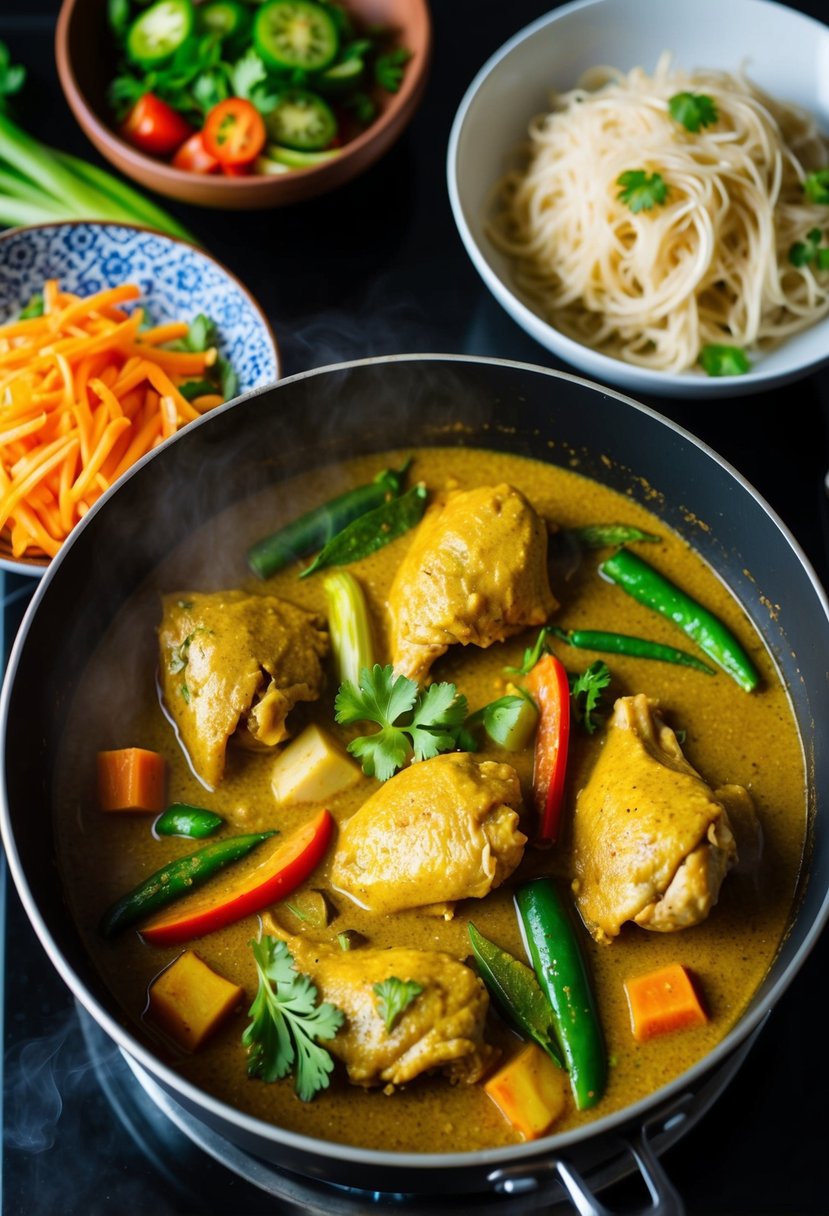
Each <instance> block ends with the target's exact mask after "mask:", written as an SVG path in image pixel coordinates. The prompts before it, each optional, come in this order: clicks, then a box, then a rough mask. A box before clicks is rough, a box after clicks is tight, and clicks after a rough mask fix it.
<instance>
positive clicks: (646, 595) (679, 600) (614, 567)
mask: <svg viewBox="0 0 829 1216" xmlns="http://www.w3.org/2000/svg"><path fill="white" fill-rule="evenodd" d="M599 571H600V573H601V574H604V575H606V577H607V578H609V579H610V580H611V581H612V582H614V583H617V584H618V586H620V587H621V588H622V589H623V590H624V591H626V592H627V593H628V595H631V596H632V597H633V598H634V599H635V600H638V601H639V603H640V604H644V605H645V606H646V607H647V608H652V609H653V610H654V611H655V612H658V613H660V614H661V615H662V616H664V617H666V618H667V619H668V620H669V621H673V623H674V624H675V625H678V626H679V628H680V629H682V630H683V631H684V632H685V633H686V634H687V635H688V637H689V638H693V640H694V641H695V642H696V644H697V645H698V646H699V648H700V650H702V651H704V652H705V654H707V655H708V657H709V659H711V660H712V662H714V663H716V664H717V666H718V667H721V668H722V669H723V671H727V672H728V674H729V675H730V676H731V677H732V678H733V679H735V680H736V681H737V683H738V684H739V685H740V687H741V688H744V689H745V690H746V692H752V691H753V690H754V689H755V688H756V687H757V685H758V684H759V683H760V676H759V675H758V673H757V669H756V668H755V666H754V664H753V663H752V661H751V659H750V658H749V657H748V655H747V654H746V652H745V650H744V649H743V647H742V646H741V645H740V643H739V642H738V641H737V639H736V638H735V637H734V634H733V633H732V632H731V630H730V629H729V628H728V626H727V625H724V624H723V622H722V621H721V620H720V619H719V617H716V616H714V614H713V613H712V612H709V611H708V609H707V608H703V606H702V605H701V604H699V603H697V601H696V600H695V599H693V598H692V597H691V596H690V595H687V594H686V592H684V591H681V590H680V588H679V587H677V586H676V584H675V583H672V582H671V581H670V579H667V578H666V577H665V575H664V574H660V573H659V571H658V570H655V569H654V568H653V566H651V565H649V564H648V562H646V561H645V560H644V559H643V558H641V557H639V556H638V555H637V554H636V553H632V552H631V551H630V550H629V549H620V550H619V552H618V553H614V554H613V556H612V557H608V558H607V559H606V560H605V561H603V562H602V563H601V565H600V566H599Z"/></svg>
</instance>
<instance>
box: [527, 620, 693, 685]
mask: <svg viewBox="0 0 829 1216" xmlns="http://www.w3.org/2000/svg"><path fill="white" fill-rule="evenodd" d="M550 633H552V634H553V635H554V636H555V637H557V638H560V639H561V640H562V642H567V644H568V645H569V646H575V647H576V648H577V649H578V650H598V651H602V652H603V653H605V654H627V655H630V656H631V657H632V658H635V659H656V660H658V661H659V662H662V663H677V664H679V666H681V667H693V668H694V669H695V670H696V671H704V672H706V674H707V675H709V676H713V675H716V672H715V670H714V668H713V667H709V666H708V664H707V663H703V661H702V659H698V658H697V656H696V655H695V654H689V653H688V651H687V650H678V649H677V648H676V646H665V645H663V644H662V643H661V642H651V641H650V640H649V639H648V638H634V637H631V636H630V634H628V633H606V632H605V631H604V630H602V629H555V628H554V629H551V630H550Z"/></svg>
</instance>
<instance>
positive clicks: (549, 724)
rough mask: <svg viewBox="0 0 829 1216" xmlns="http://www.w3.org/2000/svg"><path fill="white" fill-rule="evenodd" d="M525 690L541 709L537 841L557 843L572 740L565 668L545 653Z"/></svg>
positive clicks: (535, 771) (535, 766) (534, 794)
mask: <svg viewBox="0 0 829 1216" xmlns="http://www.w3.org/2000/svg"><path fill="white" fill-rule="evenodd" d="M525 686H526V689H527V691H528V692H529V694H530V696H531V697H532V698H533V700H534V701H535V703H536V705H537V706H538V729H537V730H536V734H535V759H534V762H533V784H532V800H533V805H534V807H535V809H536V812H537V813H538V816H539V826H538V834H537V837H536V841H537V843H538V844H551V845H552V844H555V842H556V840H557V839H558V833H559V826H560V823H561V808H562V802H563V800H564V778H565V775H566V772H567V746H568V744H569V741H570V682H569V680H568V679H567V672H566V671H565V669H564V665H563V664H562V663H561V662H560V661H559V660H558V659H557V658H556V657H555V655H553V654H545V655H544V656H543V658H541V659H539V661H538V662H537V663H536V665H535V667H533V669H532V671H531V672H530V674H529V675H528V676H527V680H526V685H525Z"/></svg>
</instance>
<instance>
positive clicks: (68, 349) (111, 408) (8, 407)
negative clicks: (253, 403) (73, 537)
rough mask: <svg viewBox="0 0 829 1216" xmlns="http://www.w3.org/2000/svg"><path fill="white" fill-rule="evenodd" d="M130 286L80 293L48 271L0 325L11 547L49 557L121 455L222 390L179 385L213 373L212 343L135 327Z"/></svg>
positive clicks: (2, 488) (136, 311)
mask: <svg viewBox="0 0 829 1216" xmlns="http://www.w3.org/2000/svg"><path fill="white" fill-rule="evenodd" d="M140 294H141V292H140V288H139V287H138V286H137V285H136V284H133V283H123V284H120V285H118V286H117V287H112V288H106V289H105V290H103V291H99V292H96V293H95V294H94V295H90V296H86V297H80V296H77V295H75V294H73V293H70V292H64V291H61V289H60V284H59V282H58V281H57V280H56V279H50V280H48V281H47V282H46V283H44V285H43V291H42V296H43V315H42V316H40V317H30V318H27V319H24V320H15V321H11V322H9V323H8V324H6V325H0V535H2V534H4V535H5V541H6V543H7V544H8V545H9V547H10V548H11V550H12V552H13V553H14V555H15V556H16V557H22V556H25V557H28V558H35V559H38V560H46V559H48V558H49V557H51V556H54V554H55V553H57V551H58V549H59V548H60V545H61V544H62V543H63V541H64V540H65V539H66V537H67V536H68V535H69V533H70V532H71V531H72V529H73V528H74V526H75V525H76V524H77V523H78V521H79V520H80V519H82V518H83V516H84V515H85V514H86V512H87V511H88V510H89V508H90V506H91V505H92V503H94V502H95V501H96V500H97V499H98V498H99V497H100V496H101V494H103V493H104V492H105V491H106V490H107V489H108V488H109V487H110V485H112V484H113V482H115V481H117V479H118V478H119V477H121V476H122V475H123V474H124V473H125V472H126V471H127V470H128V469H129V468H130V467H131V465H133V464H134V463H135V462H136V461H137V460H140V458H141V457H142V456H145V455H146V454H147V453H148V452H150V451H152V449H153V448H154V447H155V446H157V445H158V444H159V443H160V442H161V441H162V440H163V439H166V438H169V436H171V435H173V434H175V432H176V431H178V430H180V429H181V427H182V426H185V425H186V424H187V423H188V422H191V421H193V420H194V419H195V418H198V417H200V416H201V414H202V413H204V412H205V411H206V410H208V409H212V408H214V406H216V405H220V404H221V403H222V401H223V400H224V398H223V397H222V395H221V393H219V392H218V391H217V392H215V393H211V392H206V393H203V394H202V395H201V396H200V397H199V398H198V400H197V403H196V404H194V403H191V402H190V401H188V400H187V398H186V397H185V396H184V395H183V394H182V392H181V391H180V390H181V386H182V384H184V383H185V382H186V381H187V380H192V379H193V378H194V377H197V378H199V379H201V378H203V377H205V376H208V377H210V376H211V373H210V369H211V368H212V367H214V365H215V363H216V358H217V352H216V349H215V347H211V348H209V349H208V350H206V351H202V352H194V351H183V350H169V349H166V348H165V343H173V342H178V341H180V340H181V339H183V338H185V337H186V335H187V333H188V330H189V325H188V324H187V322H185V321H165V322H162V323H161V324H159V325H155V326H152V327H151V328H149V329H146V330H142V329H141V325H142V324H143V316H144V314H143V310H142V309H141V308H140V307H137V306H135V301H137V300H138V298H139V296H140ZM124 306H127V307H128V308H129V309H130V310H129V311H127V310H125V307H124Z"/></svg>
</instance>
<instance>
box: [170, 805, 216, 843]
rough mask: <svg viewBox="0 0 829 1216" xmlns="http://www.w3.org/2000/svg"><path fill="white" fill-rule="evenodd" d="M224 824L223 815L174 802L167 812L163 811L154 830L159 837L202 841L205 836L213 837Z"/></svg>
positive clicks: (199, 807)
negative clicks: (185, 837) (189, 838)
mask: <svg viewBox="0 0 829 1216" xmlns="http://www.w3.org/2000/svg"><path fill="white" fill-rule="evenodd" d="M223 823H224V819H222V817H221V815H216V814H215V813H214V812H213V811H206V810H205V809H204V807H201V806H188V805H187V804H186V803H185V802H174V803H173V804H172V806H168V807H167V810H166V811H162V813H161V814H160V815H159V817H158V819H156V821H155V823H154V824H153V828H154V830H155V833H156V835H157V836H190V837H192V838H194V839H195V840H201V839H202V838H203V837H205V836H212V835H213V833H214V832H216V831H218V829H219V828H220V827H221V826H222V824H223Z"/></svg>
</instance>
